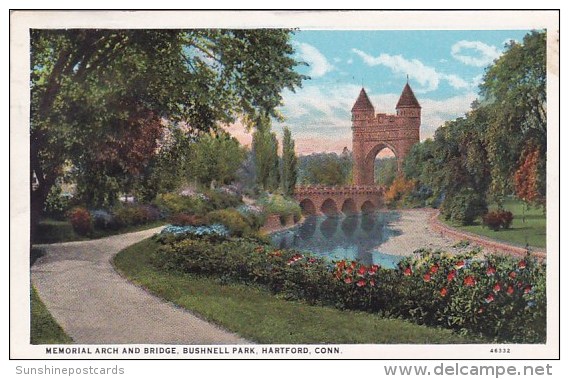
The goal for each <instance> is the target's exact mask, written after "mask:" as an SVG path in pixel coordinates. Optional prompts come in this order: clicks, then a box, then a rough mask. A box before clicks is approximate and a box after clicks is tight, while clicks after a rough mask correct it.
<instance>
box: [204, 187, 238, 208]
mask: <svg viewBox="0 0 569 379" xmlns="http://www.w3.org/2000/svg"><path fill="white" fill-rule="evenodd" d="M204 194H205V195H206V196H207V197H208V199H209V205H210V207H211V208H210V210H218V209H226V208H235V207H238V206H239V205H240V204H242V198H241V195H239V194H238V193H236V192H234V191H231V190H230V189H228V188H227V187H222V188H218V189H215V190H207V191H205V192H204Z"/></svg>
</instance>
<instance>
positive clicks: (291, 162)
mask: <svg viewBox="0 0 569 379" xmlns="http://www.w3.org/2000/svg"><path fill="white" fill-rule="evenodd" d="M297 164H298V158H297V157H296V152H295V151H294V140H293V139H292V135H291V133H290V130H289V128H287V127H285V128H284V132H283V159H282V165H283V168H282V175H281V178H282V186H283V192H284V193H285V194H286V195H289V196H290V195H292V194H293V193H294V187H295V186H296V178H297Z"/></svg>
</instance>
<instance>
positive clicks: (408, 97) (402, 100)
mask: <svg viewBox="0 0 569 379" xmlns="http://www.w3.org/2000/svg"><path fill="white" fill-rule="evenodd" d="M395 108H396V109H397V108H421V106H420V105H419V102H418V101H417V98H416V97H415V94H414V93H413V90H412V89H411V86H409V83H407V84H405V87H404V88H403V92H401V96H400V97H399V101H398V102H397V106H396V107H395Z"/></svg>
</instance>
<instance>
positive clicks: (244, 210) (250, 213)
mask: <svg viewBox="0 0 569 379" xmlns="http://www.w3.org/2000/svg"><path fill="white" fill-rule="evenodd" d="M237 211H238V212H239V213H240V214H241V215H242V216H243V217H245V218H246V219H247V222H248V223H249V225H250V226H251V229H253V230H259V229H260V228H261V227H262V226H263V225H264V224H265V221H266V220H267V215H266V214H265V212H264V210H263V208H261V207H259V206H255V205H245V204H243V205H240V206H239V207H237Z"/></svg>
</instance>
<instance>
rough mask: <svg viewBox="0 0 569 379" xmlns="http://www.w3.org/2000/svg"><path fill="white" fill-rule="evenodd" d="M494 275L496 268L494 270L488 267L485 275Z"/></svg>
mask: <svg viewBox="0 0 569 379" xmlns="http://www.w3.org/2000/svg"><path fill="white" fill-rule="evenodd" d="M495 273H496V268H494V267H492V266H488V268H487V269H486V275H488V276H492V275H494V274H495Z"/></svg>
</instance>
